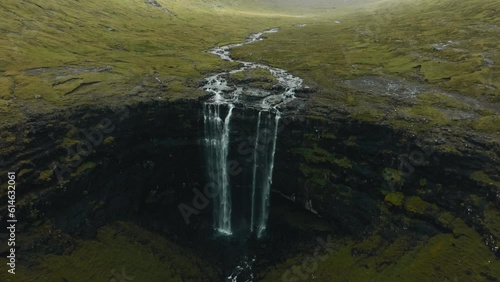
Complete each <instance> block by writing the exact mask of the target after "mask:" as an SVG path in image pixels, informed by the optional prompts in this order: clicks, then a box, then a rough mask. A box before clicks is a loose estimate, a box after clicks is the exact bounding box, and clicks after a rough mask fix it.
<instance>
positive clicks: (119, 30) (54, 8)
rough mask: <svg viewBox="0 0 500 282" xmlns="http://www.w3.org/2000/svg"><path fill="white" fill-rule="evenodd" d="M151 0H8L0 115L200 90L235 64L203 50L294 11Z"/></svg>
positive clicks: (3, 7)
mask: <svg viewBox="0 0 500 282" xmlns="http://www.w3.org/2000/svg"><path fill="white" fill-rule="evenodd" d="M147 2H148V1H142V0H124V1H122V0H120V1H118V0H111V1H104V2H103V1H94V0H90V1H55V0H54V1H53V0H48V1H35V0H28V1H13V0H7V1H2V3H0V33H1V34H2V36H1V37H0V123H2V124H5V123H7V122H13V121H17V120H20V119H21V118H22V117H23V116H26V115H30V114H34V113H44V112H46V111H54V110H58V109H60V108H61V107H66V106H75V105H79V104H82V103H83V104H87V103H91V102H96V101H100V102H102V101H106V103H109V104H113V103H118V102H119V101H121V102H123V101H139V100H151V99H160V100H161V99H176V98H185V97H186V98H189V97H196V96H199V95H201V94H202V93H201V92H199V91H197V88H198V83H199V81H198V80H199V79H201V78H203V77H204V74H205V73H207V72H210V71H214V70H216V69H220V68H227V67H229V65H228V64H226V63H224V62H222V61H221V60H220V59H219V58H217V57H216V56H213V55H210V54H207V53H204V52H203V51H204V50H206V49H208V48H210V47H212V46H214V45H215V44H223V43H228V42H234V41H238V42H239V41H241V40H242V39H244V38H245V37H246V36H247V35H248V33H249V32H251V31H258V30H261V29H264V28H269V27H273V26H275V25H277V24H278V22H280V21H284V20H285V21H286V19H288V18H289V17H288V16H285V15H277V14H266V13H263V12H258V13H251V14H245V13H242V12H240V11H239V10H238V7H240V5H239V2H237V1H216V2H214V1H200V0H189V1H180V0H174V1H163V0H158V1H156V2H154V1H152V3H156V4H154V5H153V4H151V3H147ZM150 2H151V1H150ZM159 6H161V7H159ZM106 98H108V99H106Z"/></svg>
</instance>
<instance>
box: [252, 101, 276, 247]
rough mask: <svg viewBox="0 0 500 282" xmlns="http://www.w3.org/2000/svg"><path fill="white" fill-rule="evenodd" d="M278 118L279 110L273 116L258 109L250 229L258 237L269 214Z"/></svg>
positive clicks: (261, 233) (264, 228) (263, 229)
mask: <svg viewBox="0 0 500 282" xmlns="http://www.w3.org/2000/svg"><path fill="white" fill-rule="evenodd" d="M263 113H264V114H263ZM279 118H280V115H279V112H276V114H275V115H274V116H273V113H272V112H270V111H265V112H263V111H260V112H259V116H258V119H257V133H256V137H255V147H254V160H253V175H252V182H253V183H252V212H251V223H250V231H251V232H253V231H254V230H255V229H256V231H257V237H258V238H260V237H261V236H262V235H263V233H264V231H265V230H266V225H267V218H268V216H269V204H270V196H271V195H270V192H271V184H272V177H273V168H274V154H275V152H276V139H277V137H278V122H279Z"/></svg>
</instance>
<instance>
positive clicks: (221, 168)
mask: <svg viewBox="0 0 500 282" xmlns="http://www.w3.org/2000/svg"><path fill="white" fill-rule="evenodd" d="M222 106H225V105H223V104H218V103H213V104H209V103H207V104H205V105H204V111H203V115H204V123H205V148H206V161H207V169H208V176H209V178H210V181H211V183H213V184H215V185H216V186H217V189H218V190H217V191H218V193H217V195H216V197H215V198H214V228H215V229H216V230H218V231H219V232H220V233H222V234H226V235H231V234H232V231H231V189H230V187H229V175H228V172H227V156H228V153H229V150H228V148H229V125H230V121H231V115H232V112H233V108H234V106H233V105H232V104H229V105H228V113H227V114H226V117H225V118H224V120H223V119H222V114H221V108H222Z"/></svg>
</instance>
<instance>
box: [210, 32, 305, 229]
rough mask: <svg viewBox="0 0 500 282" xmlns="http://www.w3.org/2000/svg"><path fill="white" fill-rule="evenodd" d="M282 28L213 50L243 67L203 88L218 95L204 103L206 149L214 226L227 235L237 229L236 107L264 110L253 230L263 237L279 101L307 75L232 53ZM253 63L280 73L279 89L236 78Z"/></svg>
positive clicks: (260, 116) (255, 177) (253, 200)
mask: <svg viewBox="0 0 500 282" xmlns="http://www.w3.org/2000/svg"><path fill="white" fill-rule="evenodd" d="M275 32H278V29H277V28H275V29H270V30H266V31H262V32H259V33H256V34H252V35H251V36H250V37H249V38H248V39H247V40H246V41H245V42H243V43H238V44H231V45H226V46H221V47H215V48H213V49H211V50H209V51H208V52H209V53H212V54H215V55H217V56H219V57H220V58H221V59H223V60H226V61H231V62H237V63H240V67H239V68H238V69H236V70H232V71H229V72H222V73H218V74H215V75H212V76H210V77H208V78H206V79H205V84H204V86H203V89H204V90H205V91H206V92H208V93H210V94H211V95H212V96H211V98H210V100H209V101H208V102H206V103H205V104H204V108H203V116H204V130H205V136H204V151H205V161H206V166H207V175H208V178H209V181H210V182H211V183H214V184H215V186H216V187H215V188H216V189H217V195H216V197H215V198H214V202H213V209H214V219H213V225H214V229H215V230H217V231H218V233H220V234H222V235H228V236H230V235H232V234H233V231H234V230H233V227H232V219H233V220H234V218H232V217H233V214H232V210H233V206H232V204H233V203H232V191H231V179H230V172H229V168H228V165H229V164H228V155H229V153H230V152H229V151H230V141H231V140H230V136H231V134H230V133H231V117H232V115H233V113H234V111H235V110H238V109H242V108H251V109H254V110H255V111H256V112H258V118H257V124H256V125H255V127H256V136H255V141H254V142H255V143H254V148H253V155H252V158H253V167H252V168H248V169H252V171H251V174H252V183H251V187H252V190H251V199H248V202H249V203H248V204H249V205H250V207H251V211H249V213H250V220H249V221H250V222H249V226H248V231H249V232H250V233H251V234H254V235H255V236H256V237H257V238H260V237H261V236H263V234H264V232H265V230H266V224H267V218H268V214H269V206H270V192H271V184H272V175H273V166H274V154H275V151H276V139H277V136H278V124H279V119H280V116H281V112H280V110H279V106H280V105H283V104H285V103H287V102H289V101H291V100H292V99H294V98H295V97H294V96H295V91H296V90H297V89H300V88H302V84H303V82H302V79H300V78H298V77H294V76H292V75H291V74H289V73H287V72H286V71H285V70H283V69H279V68H274V67H269V66H266V65H262V64H258V63H252V62H244V61H235V60H233V59H232V58H231V57H230V50H231V49H232V48H235V47H239V46H243V45H246V44H251V43H254V42H257V41H261V40H263V39H264V35H265V34H267V33H275ZM252 69H263V70H267V71H268V72H269V73H270V74H271V75H272V76H274V77H275V78H276V81H277V84H278V85H277V86H278V87H274V88H273V90H264V89H258V88H253V87H251V86H249V85H246V84H245V83H241V82H240V83H238V82H231V81H230V80H229V77H230V76H231V75H234V74H236V73H238V72H245V71H249V70H252Z"/></svg>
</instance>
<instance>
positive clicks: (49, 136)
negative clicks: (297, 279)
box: [3, 101, 500, 267]
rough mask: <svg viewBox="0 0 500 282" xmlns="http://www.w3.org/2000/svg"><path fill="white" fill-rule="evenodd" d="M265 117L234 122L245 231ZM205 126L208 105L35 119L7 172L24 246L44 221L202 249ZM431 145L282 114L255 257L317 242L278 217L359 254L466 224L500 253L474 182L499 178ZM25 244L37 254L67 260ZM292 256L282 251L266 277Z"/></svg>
mask: <svg viewBox="0 0 500 282" xmlns="http://www.w3.org/2000/svg"><path fill="white" fill-rule="evenodd" d="M79 113H85V114H79ZM257 114H258V112H256V111H254V110H252V109H241V108H236V109H235V110H234V113H233V118H232V120H231V136H230V142H231V143H230V153H229V164H230V165H231V168H230V171H231V173H230V182H231V186H232V193H233V196H232V197H233V204H234V207H235V208H234V214H235V217H236V216H241V218H243V219H242V220H239V221H236V222H235V229H236V230H237V229H238V228H240V227H241V228H243V227H242V226H244V225H245V224H246V223H245V217H248V211H247V208H246V206H245V205H246V204H245V203H246V202H247V200H246V199H248V197H249V193H250V189H251V177H252V175H251V170H250V169H248V167H249V166H251V165H252V160H253V153H254V142H255V133H256V119H257ZM203 124H204V120H203V115H202V101H181V102H177V103H164V104H158V103H157V104H150V105H146V104H142V105H138V106H134V107H123V108H118V109H105V108H103V109H80V111H74V113H72V114H67V113H59V114H58V115H54V116H46V117H39V118H36V119H33V120H32V121H31V122H30V123H28V124H27V125H26V127H25V130H24V131H22V132H21V131H20V132H19V135H18V137H17V138H18V139H19V138H24V139H26V145H25V149H24V150H23V152H24V153H23V154H21V155H11V156H10V157H8V158H6V162H7V163H10V164H17V167H15V168H14V169H16V170H17V171H19V175H20V176H21V177H20V181H21V184H20V185H21V186H24V187H27V188H26V189H23V190H22V191H21V193H20V195H21V197H22V198H21V200H20V202H19V213H20V216H22V217H23V218H24V219H25V220H24V222H23V227H22V230H24V231H23V233H25V232H26V233H28V232H32V233H34V234H36V233H37V231H36V230H37V228H39V227H38V225H34V224H33V223H35V222H39V221H40V220H43V221H46V220H49V221H51V222H52V224H53V225H54V226H55V227H56V228H58V229H61V230H63V231H64V232H65V233H67V234H71V235H72V236H73V235H74V236H77V237H82V238H94V237H95V235H96V232H97V230H98V228H99V227H101V226H103V225H106V224H108V223H110V222H113V221H116V220H128V221H133V222H135V223H136V224H138V225H140V226H142V227H144V228H146V229H148V230H152V231H155V232H159V233H161V234H164V235H165V236H167V237H168V238H175V240H177V241H179V242H184V243H187V242H191V243H192V242H205V243H206V242H207V240H208V239H207V237H210V236H211V235H209V234H211V233H212V219H211V217H212V211H211V201H210V197H209V196H207V193H206V192H207V191H206V185H207V176H206V174H205V171H206V169H205V167H204V166H205V162H204V155H203V146H202V138H203ZM30 140H31V141H30ZM431 145H432V144H429V143H427V142H426V141H425V140H419V139H418V137H417V136H407V135H405V134H404V132H397V131H394V130H392V129H390V128H387V127H383V126H377V125H372V124H367V123H352V122H349V121H348V120H344V119H338V120H332V121H325V120H317V119H310V118H309V119H308V118H304V117H303V116H299V115H296V114H292V113H287V112H285V113H284V114H283V117H282V119H281V120H280V124H279V128H278V141H277V148H276V155H275V166H274V174H273V185H272V189H273V192H272V197H271V213H272V214H271V217H270V221H269V225H270V226H269V229H270V232H271V234H272V236H271V237H272V238H267V239H266V240H264V241H265V242H264V243H252V244H254V247H255V248H256V250H257V251H256V252H257V253H259V252H261V253H265V252H266V251H265V249H266V248H265V246H264V245H262V244H268V243H272V244H275V245H276V246H282V247H283V248H290V246H292V245H293V244H295V243H293V244H292V243H291V242H293V240H292V241H290V240H286V238H289V237H290V236H291V237H294V238H299V237H300V236H308V235H307V234H310V233H308V232H310V231H311V230H310V229H308V228H309V227H306V225H304V226H300V225H301V224H303V223H300V222H299V221H296V222H295V223H294V224H296V225H298V226H299V227H298V229H296V230H294V229H289V227H287V226H285V225H284V222H285V221H287V220H290V221H292V222H293V221H295V217H290V218H287V216H286V212H285V215H283V213H282V208H281V207H282V206H283V205H291V206H293V207H295V209H296V210H299V211H300V212H301V213H303V214H309V216H312V217H317V218H321V220H324V221H326V222H327V223H328V225H329V228H331V229H332V230H336V231H335V233H336V234H337V235H339V236H341V235H342V236H343V235H346V236H353V237H355V238H358V239H360V240H361V239H363V238H364V237H365V236H368V235H369V234H373V233H380V234H385V235H384V236H388V237H385V238H386V239H387V240H390V239H389V238H393V237H394V236H400V235H401V234H411V235H412V236H416V237H422V236H430V237H432V236H436V235H438V234H455V233H456V232H457V231H456V228H457V227H456V226H455V225H454V224H453V223H452V221H450V220H445V219H443V218H445V217H447V216H448V217H451V218H452V219H453V218H459V219H462V220H463V221H464V222H465V223H466V224H467V225H468V226H469V227H472V228H474V229H475V230H477V232H478V233H479V234H480V235H481V237H482V239H481V240H482V242H477V243H478V244H483V243H486V244H489V246H491V247H492V250H493V251H496V249H495V244H497V243H496V239H497V238H498V236H499V235H500V234H498V230H497V227H496V225H495V224H494V222H491V220H486V219H487V212H488V207H492V206H493V207H495V206H496V207H497V208H498V204H499V202H500V201H499V200H498V187H495V186H494V185H493V184H491V185H488V184H484V183H481V182H478V181H475V180H473V179H472V178H471V176H470V172H471V171H477V169H478V168H479V167H488V165H485V163H487V162H488V161H489V162H491V163H490V166H493V167H495V166H497V167H498V164H496V163H494V162H493V161H492V160H491V159H490V158H489V157H488V156H487V155H486V154H482V153H481V152H480V151H476V153H475V154H467V153H466V152H465V153H462V154H461V155H456V154H453V153H443V152H437V151H433V150H432V146H431ZM485 152H486V151H485ZM28 183H34V185H32V186H28ZM4 197H5V195H4V196H3V198H4ZM403 223H404V224H403ZM290 230H293V234H292V233H291V232H290ZM395 230H397V231H395ZM301 232H303V234H302V233H301ZM26 233H25V234H26ZM301 234H302V235H301ZM297 236H298V237H297ZM391 236H392V237H391ZM25 240H26V242H30V243H31V244H34V245H35V246H37V252H39V253H53V252H55V251H56V252H58V253H65V252H66V251H65V250H67V249H68V248H71V244H70V243H68V244H66V245H65V243H64V244H63V243H61V244H59V245H56V246H53V245H49V246H48V247H45V245H44V244H38V245H37V243H36V241H35V242H31V241H30V240H33V239H32V238H26V239H25ZM42 242H43V241H42ZM238 244H239V243H238ZM280 244H281V245H280ZM208 245H209V246H208V247H207V248H206V250H204V251H201V252H202V253H203V252H206V254H207V256H210V255H209V254H210V253H211V252H213V251H214V250H217V248H218V247H217V244H213V245H210V244H208ZM263 246H264V247H263ZM267 249H268V248H267ZM259 250H260V251H259ZM22 251H24V252H29V251H28V250H27V249H24V250H22ZM287 254H288V253H287V251H279V252H277V254H274V258H269V259H270V261H266V263H270V262H272V261H280V260H281V257H280V256H286V255H287ZM219 255H223V254H219ZM263 267H266V266H263Z"/></svg>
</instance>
